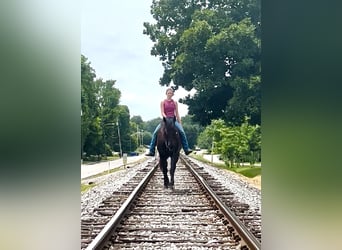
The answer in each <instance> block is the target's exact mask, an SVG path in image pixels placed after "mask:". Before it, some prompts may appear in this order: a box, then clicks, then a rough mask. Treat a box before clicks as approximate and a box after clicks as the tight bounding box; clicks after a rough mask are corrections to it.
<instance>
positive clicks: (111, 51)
mask: <svg viewBox="0 0 342 250" xmlns="http://www.w3.org/2000/svg"><path fill="white" fill-rule="evenodd" d="M151 4H152V0H125V1H119V0H99V1H90V0H85V1H82V18H81V53H82V54H83V55H84V56H85V57H87V58H88V62H90V65H91V67H92V68H93V69H94V70H95V73H96V78H102V79H103V80H116V83H115V87H116V88H118V89H119V90H120V91H121V98H120V104H121V105H127V106H128V108H129V111H130V116H131V117H132V116H141V118H142V119H143V121H148V120H151V119H155V118H158V117H161V114H160V101H161V100H163V99H165V97H166V95H165V91H166V88H167V87H166V86H161V85H159V79H160V78H161V77H162V75H163V67H162V62H161V61H160V60H159V58H158V57H155V56H152V55H151V54H150V51H151V48H152V46H153V43H152V41H151V40H150V38H149V36H147V35H144V34H143V29H144V26H143V23H144V22H150V23H155V20H154V19H153V18H152V15H151V14H150V9H151V7H150V6H151ZM186 95H187V91H185V90H184V89H182V88H180V89H178V90H177V91H176V92H175V95H174V97H173V99H174V100H176V101H178V99H179V98H182V97H185V96H186ZM178 108H179V114H180V116H181V117H183V116H185V115H186V114H187V112H188V108H187V105H184V104H181V103H179V105H178Z"/></svg>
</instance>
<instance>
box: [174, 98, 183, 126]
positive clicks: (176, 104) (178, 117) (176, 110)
mask: <svg viewBox="0 0 342 250" xmlns="http://www.w3.org/2000/svg"><path fill="white" fill-rule="evenodd" d="M175 106H176V108H175V115H176V119H177V121H178V122H179V124H182V121H181V118H180V116H179V113H178V102H176V101H175Z"/></svg>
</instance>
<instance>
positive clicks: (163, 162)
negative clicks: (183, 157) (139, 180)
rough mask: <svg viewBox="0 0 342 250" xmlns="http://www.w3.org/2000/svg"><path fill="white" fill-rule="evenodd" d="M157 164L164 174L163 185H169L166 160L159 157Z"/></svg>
mask: <svg viewBox="0 0 342 250" xmlns="http://www.w3.org/2000/svg"><path fill="white" fill-rule="evenodd" d="M159 165H160V168H161V170H162V171H163V175H164V187H166V188H167V187H168V186H169V177H168V176H167V161H166V159H165V158H160V159H159Z"/></svg>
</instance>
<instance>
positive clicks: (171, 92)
mask: <svg viewBox="0 0 342 250" xmlns="http://www.w3.org/2000/svg"><path fill="white" fill-rule="evenodd" d="M166 96H167V97H170V98H171V97H172V96H173V91H172V90H168V91H167V92H166Z"/></svg>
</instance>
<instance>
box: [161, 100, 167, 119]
mask: <svg viewBox="0 0 342 250" xmlns="http://www.w3.org/2000/svg"><path fill="white" fill-rule="evenodd" d="M160 113H161V116H162V117H166V114H165V111H164V101H161V102H160Z"/></svg>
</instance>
